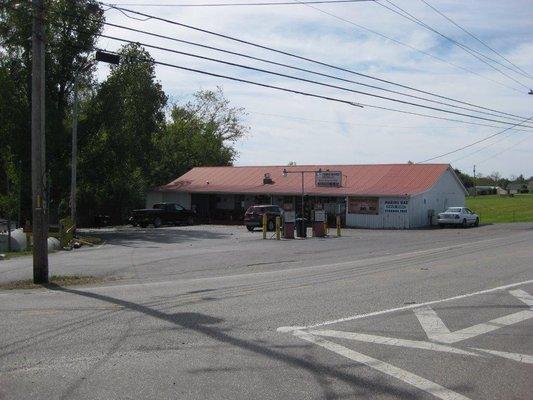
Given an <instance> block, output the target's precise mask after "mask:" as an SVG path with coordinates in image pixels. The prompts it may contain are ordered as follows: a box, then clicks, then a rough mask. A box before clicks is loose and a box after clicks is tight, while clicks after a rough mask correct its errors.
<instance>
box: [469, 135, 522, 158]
mask: <svg viewBox="0 0 533 400" xmlns="http://www.w3.org/2000/svg"><path fill="white" fill-rule="evenodd" d="M530 139H531V137H526V138H524V139H523V140H520V141H518V142H516V143H515V144H513V145H512V146H509V147H507V148H505V149H503V150H502V151H499V152H498V153H496V154H493V155H491V156H490V157H487V158H485V159H483V160H481V161H479V162H476V165H481V164H483V163H485V162H487V161H489V160H492V159H493V158H495V157H498V156H499V155H501V154H502V153H505V152H506V151H509V150H511V149H514V148H515V147H516V146H518V145H520V144H522V143H524V142H525V141H527V140H530Z"/></svg>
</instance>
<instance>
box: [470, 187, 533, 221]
mask: <svg viewBox="0 0 533 400" xmlns="http://www.w3.org/2000/svg"><path fill="white" fill-rule="evenodd" d="M466 206H467V207H468V208H470V209H471V210H472V211H474V212H475V213H476V214H478V215H479V219H480V221H481V223H482V224H483V223H495V222H496V223H497V222H533V194H515V195H514V197H508V196H498V195H490V196H477V197H472V196H469V197H467V198H466Z"/></svg>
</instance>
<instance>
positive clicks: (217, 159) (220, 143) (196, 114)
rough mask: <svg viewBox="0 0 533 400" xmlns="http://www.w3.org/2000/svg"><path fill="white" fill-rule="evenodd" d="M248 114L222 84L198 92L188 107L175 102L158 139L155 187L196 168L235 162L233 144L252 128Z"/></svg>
mask: <svg viewBox="0 0 533 400" xmlns="http://www.w3.org/2000/svg"><path fill="white" fill-rule="evenodd" d="M244 116H245V113H244V110H243V109H242V108H235V107H232V106H231V105H230V102H229V100H227V99H226V97H225V96H224V94H223V92H222V89H221V88H220V87H219V88H217V90H215V91H200V92H198V93H196V94H195V95H194V99H193V101H191V102H189V103H187V104H185V105H184V106H179V105H174V107H173V108H172V109H171V111H170V121H168V123H167V125H166V127H165V129H164V130H162V131H160V133H159V134H158V135H156V136H155V138H154V139H155V140H154V145H155V148H156V151H157V157H156V158H154V162H153V163H152V171H153V174H152V183H153V184H154V186H159V185H162V184H165V183H168V182H169V181H171V180H173V179H175V178H176V176H179V175H181V174H183V173H185V172H187V171H188V170H190V169H191V168H193V167H198V166H220V165H232V163H233V161H234V160H235V158H236V156H237V152H236V151H235V149H234V147H233V144H234V143H235V142H236V141H237V140H238V139H240V138H242V137H244V136H245V135H246V134H247V133H248V130H249V128H248V127H247V126H246V125H245V124H244V123H243V118H244Z"/></svg>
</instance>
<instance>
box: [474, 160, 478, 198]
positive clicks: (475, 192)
mask: <svg viewBox="0 0 533 400" xmlns="http://www.w3.org/2000/svg"><path fill="white" fill-rule="evenodd" d="M476 196H477V186H476V166H475V165H474V197H476Z"/></svg>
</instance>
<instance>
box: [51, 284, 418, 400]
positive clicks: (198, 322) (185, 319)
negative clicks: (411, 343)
mask: <svg viewBox="0 0 533 400" xmlns="http://www.w3.org/2000/svg"><path fill="white" fill-rule="evenodd" d="M47 288H48V289H50V290H57V291H61V292H64V293H70V294H74V295H78V296H84V297H88V298H91V299H96V300H100V301H104V302H106V303H112V304H116V305H120V306H122V307H124V308H126V309H129V310H132V311H136V312H139V313H142V314H145V315H148V316H151V317H154V318H158V319H160V320H163V321H167V322H170V323H172V324H174V325H177V326H180V327H182V328H186V329H190V330H192V331H195V332H197V333H199V334H202V335H204V336H207V337H209V338H211V339H213V340H216V341H218V342H221V343H225V344H228V345H231V346H235V347H238V348H241V349H244V350H247V351H250V352H253V353H255V354H258V355H260V356H263V357H267V358H269V359H272V360H276V361H280V362H283V363H285V364H287V365H290V366H292V367H296V368H301V369H304V370H306V371H308V372H309V373H311V374H312V375H313V376H314V378H315V379H316V380H317V382H318V383H319V385H320V386H321V387H322V388H323V389H324V382H328V381H330V380H331V379H338V380H341V381H344V382H346V383H348V384H349V385H351V386H352V387H354V388H357V389H358V390H360V391H361V395H363V396H364V395H365V394H366V395H368V394H369V393H368V392H367V391H371V392H377V393H382V394H393V395H394V396H395V397H396V398H401V399H416V398H419V397H420V396H419V394H418V393H416V392H415V391H407V390H403V389H400V388H399V387H395V386H391V385H387V384H385V383H383V382H382V381H375V380H370V379H367V378H363V377H359V376H355V375H353V374H350V373H347V372H344V371H341V370H339V369H338V368H335V367H331V366H328V365H324V364H321V363H318V362H317V361H315V360H313V359H311V358H309V357H310V356H309V355H306V356H305V358H301V357H297V356H293V355H290V354H286V353H283V352H282V351H279V350H274V348H271V347H268V346H267V345H264V344H259V343H258V342H254V341H250V340H246V339H242V338H238V337H235V336H232V335H230V334H229V333H228V332H227V331H226V330H224V329H221V328H217V327H216V325H217V324H219V323H221V322H223V320H222V319H220V318H216V317H212V316H209V315H205V314H200V313H176V314H167V313H164V312H161V311H158V310H154V309H152V308H150V307H147V306H145V305H142V304H137V303H133V302H130V301H126V300H122V299H117V298H114V297H110V296H106V295H102V294H98V293H93V292H88V291H82V290H77V289H70V288H65V287H61V286H58V285H47ZM308 347H309V346H308ZM324 395H326V398H332V397H331V396H332V393H331V392H330V391H329V390H328V391H326V392H325V393H324Z"/></svg>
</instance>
